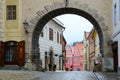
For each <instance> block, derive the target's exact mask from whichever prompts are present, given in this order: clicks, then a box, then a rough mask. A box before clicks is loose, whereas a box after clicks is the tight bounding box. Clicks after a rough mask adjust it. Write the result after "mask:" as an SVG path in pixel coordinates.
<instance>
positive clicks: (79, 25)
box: [56, 14, 93, 44]
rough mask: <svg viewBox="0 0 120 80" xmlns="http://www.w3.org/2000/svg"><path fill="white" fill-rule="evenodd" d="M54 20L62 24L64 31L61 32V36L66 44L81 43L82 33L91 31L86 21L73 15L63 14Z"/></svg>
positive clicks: (90, 25) (90, 26) (89, 24)
mask: <svg viewBox="0 0 120 80" xmlns="http://www.w3.org/2000/svg"><path fill="white" fill-rule="evenodd" d="M56 18H57V19H58V20H59V21H60V22H62V23H63V24H64V27H65V31H64V32H63V35H64V37H65V39H66V41H67V44H72V43H73V42H76V41H82V40H83V35H84V31H91V29H92V27H93V25H92V24H91V23H90V22H89V21H88V20H87V19H85V18H83V17H82V16H78V15H74V14H65V15H61V16H57V17H56Z"/></svg>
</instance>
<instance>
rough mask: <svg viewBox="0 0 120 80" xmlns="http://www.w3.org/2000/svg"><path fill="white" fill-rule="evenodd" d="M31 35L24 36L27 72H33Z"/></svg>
mask: <svg viewBox="0 0 120 80" xmlns="http://www.w3.org/2000/svg"><path fill="white" fill-rule="evenodd" d="M31 35H32V33H27V34H25V66H24V68H25V69H27V70H35V65H34V64H33V63H32V48H31V38H32V37H31Z"/></svg>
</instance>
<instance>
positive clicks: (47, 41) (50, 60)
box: [39, 18, 65, 71]
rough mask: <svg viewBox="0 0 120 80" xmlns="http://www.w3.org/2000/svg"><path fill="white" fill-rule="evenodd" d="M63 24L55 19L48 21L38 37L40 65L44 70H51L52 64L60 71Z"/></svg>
mask: <svg viewBox="0 0 120 80" xmlns="http://www.w3.org/2000/svg"><path fill="white" fill-rule="evenodd" d="M64 29H65V28H64V27H63V24H62V23H61V22H60V21H59V20H57V19H56V18H54V19H52V20H50V21H49V22H48V23H47V24H46V25H45V26H44V28H43V30H42V32H41V34H40V37H39V50H40V60H41V62H42V63H41V65H42V67H43V68H45V69H46V70H50V71H52V70H53V66H54V64H55V65H56V66H57V69H61V68H60V67H59V65H61V64H60V63H61V62H60V55H62V35H63V30H64Z"/></svg>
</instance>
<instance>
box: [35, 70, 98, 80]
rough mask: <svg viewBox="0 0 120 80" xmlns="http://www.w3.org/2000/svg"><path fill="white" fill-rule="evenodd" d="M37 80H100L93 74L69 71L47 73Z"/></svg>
mask: <svg viewBox="0 0 120 80" xmlns="http://www.w3.org/2000/svg"><path fill="white" fill-rule="evenodd" d="M35 80H98V79H97V77H96V76H95V74H94V73H93V72H87V71H67V72H46V73H44V75H42V76H39V77H38V78H36V79H35Z"/></svg>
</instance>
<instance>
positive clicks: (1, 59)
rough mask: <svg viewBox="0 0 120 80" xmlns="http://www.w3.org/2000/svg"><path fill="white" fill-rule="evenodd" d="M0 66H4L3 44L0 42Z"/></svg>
mask: <svg viewBox="0 0 120 80" xmlns="http://www.w3.org/2000/svg"><path fill="white" fill-rule="evenodd" d="M0 66H4V43H3V42H2V41H1V42H0Z"/></svg>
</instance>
